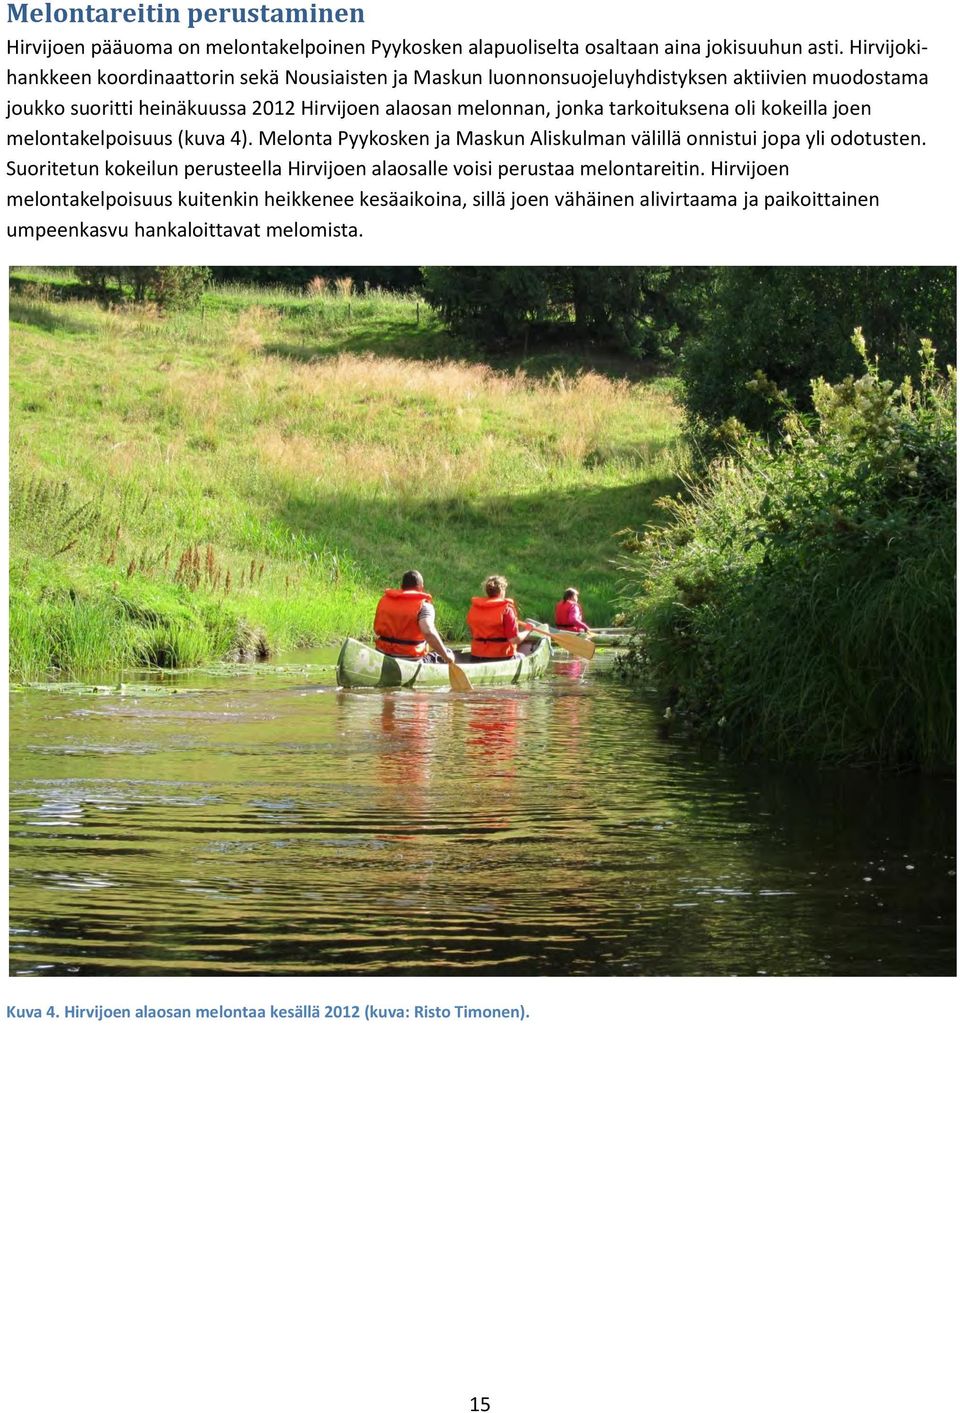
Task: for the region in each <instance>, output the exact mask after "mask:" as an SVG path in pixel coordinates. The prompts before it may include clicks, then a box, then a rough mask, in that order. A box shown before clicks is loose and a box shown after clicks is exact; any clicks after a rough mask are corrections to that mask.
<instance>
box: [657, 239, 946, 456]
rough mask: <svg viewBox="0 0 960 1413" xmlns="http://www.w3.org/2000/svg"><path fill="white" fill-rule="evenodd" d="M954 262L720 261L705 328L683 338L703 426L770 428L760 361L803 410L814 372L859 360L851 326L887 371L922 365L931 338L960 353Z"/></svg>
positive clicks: (854, 367) (694, 418)
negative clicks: (758, 382)
mask: <svg viewBox="0 0 960 1413" xmlns="http://www.w3.org/2000/svg"><path fill="white" fill-rule="evenodd" d="M955 303H956V271H955V270H953V269H948V268H940V267H935V266H927V267H923V266H912V267H911V266H897V267H895V268H890V267H886V266H861V267H857V266H851V267H846V266H836V267H830V266H810V267H805V266H779V267H778V266H771V267H769V268H766V267H757V266H741V267H733V268H725V269H722V270H718V271H717V272H716V275H715V281H714V284H713V287H712V289H711V291H710V293H709V297H708V298H707V299H706V300H705V301H704V304H703V307H702V310H701V314H702V320H701V328H700V331H699V333H696V334H695V335H694V336H692V337H691V338H690V339H688V340H687V342H686V343H685V345H684V349H683V357H682V368H681V371H682V374H683V380H684V385H685V397H684V400H685V403H686V407H687V411H688V414H689V416H690V419H691V422H692V424H693V426H694V427H695V428H699V429H700V430H702V429H703V428H704V427H706V428H715V427H716V426H717V425H718V424H719V423H722V422H724V421H725V420H726V419H727V418H729V417H736V418H738V419H739V420H740V421H741V422H743V423H744V424H745V425H746V426H748V427H751V428H754V429H755V430H761V429H773V428H774V427H775V425H776V417H775V413H776V409H775V408H772V407H771V405H770V403H769V402H768V401H767V400H766V398H765V397H764V396H763V394H762V390H759V389H757V388H755V387H751V386H750V383H751V380H752V379H753V378H754V375H755V373H756V371H757V369H758V368H762V369H763V370H764V372H765V373H766V374H767V375H768V377H769V378H770V379H772V380H773V382H775V383H776V384H777V386H778V387H781V388H783V389H784V390H785V391H786V392H787V394H788V395H789V396H790V397H791V398H792V399H793V400H794V401H795V402H796V403H797V405H798V406H800V407H801V408H802V409H803V410H806V411H809V410H810V407H811V401H810V388H811V383H812V380H813V379H815V378H817V377H823V378H826V379H827V380H828V381H830V382H836V381H838V380H839V379H841V378H844V377H846V376H847V375H848V374H856V373H857V372H858V369H859V364H858V362H857V354H856V352H855V350H854V349H853V348H851V345H850V330H851V329H852V328H853V327H854V326H855V325H859V326H860V327H861V328H862V329H863V332H864V336H865V338H866V341H867V345H868V347H869V348H870V350H871V352H872V354H873V356H874V358H875V359H877V360H878V361H879V364H880V371H881V373H882V374H883V376H884V377H885V378H889V379H890V380H891V381H893V382H895V383H896V382H899V381H900V380H901V378H903V377H905V376H906V375H907V374H908V373H909V374H911V375H912V376H913V377H916V376H917V375H918V373H919V364H918V361H917V359H918V355H917V350H918V349H919V347H920V340H921V339H922V338H931V339H932V340H933V342H934V344H935V345H936V347H937V348H938V349H939V352H940V357H941V359H942V360H943V361H944V362H946V363H956V342H957V331H956V327H957V326H956V313H955Z"/></svg>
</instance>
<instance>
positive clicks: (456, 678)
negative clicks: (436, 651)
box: [447, 662, 473, 692]
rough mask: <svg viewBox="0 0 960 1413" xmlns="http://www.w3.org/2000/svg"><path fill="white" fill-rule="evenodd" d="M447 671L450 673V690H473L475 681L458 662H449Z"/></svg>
mask: <svg viewBox="0 0 960 1413" xmlns="http://www.w3.org/2000/svg"><path fill="white" fill-rule="evenodd" d="M447 671H448V672H449V673H450V690H451V691H452V692H472V691H473V683H472V682H471V681H470V678H469V677H468V676H467V674H466V673H465V672H464V670H463V668H462V667H460V666H459V664H458V663H456V662H449V663H447Z"/></svg>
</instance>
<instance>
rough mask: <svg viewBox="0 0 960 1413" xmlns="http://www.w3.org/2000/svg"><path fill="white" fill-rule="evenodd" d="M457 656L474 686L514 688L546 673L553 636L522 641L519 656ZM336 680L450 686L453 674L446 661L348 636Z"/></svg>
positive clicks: (348, 683)
mask: <svg viewBox="0 0 960 1413" xmlns="http://www.w3.org/2000/svg"><path fill="white" fill-rule="evenodd" d="M456 658H457V662H458V663H459V665H460V666H461V667H462V668H463V670H464V672H465V673H466V674H467V676H468V677H469V678H470V681H471V682H472V683H473V685H474V686H475V687H512V686H513V685H514V684H515V683H517V682H529V681H531V680H532V679H533V678H534V677H540V676H542V674H543V673H544V672H546V670H547V668H548V667H549V666H550V639H549V638H539V639H534V640H533V641H532V642H528V643H523V644H521V648H520V652H519V653H518V654H517V656H516V657H506V658H491V659H490V660H489V661H486V662H484V661H477V660H476V659H475V658H472V657H471V656H470V654H469V653H462V652H458V653H457V654H456ZM337 682H338V683H339V685H340V686H341V687H449V685H450V674H449V672H448V671H447V665H446V663H444V662H422V661H419V660H418V659H417V658H412V657H390V656H388V654H386V653H380V652H377V650H376V648H374V647H371V645H370V644H369V643H359V642H358V641H357V640H356V638H348V639H347V641H346V642H345V643H344V645H343V647H342V648H341V649H340V656H339V657H338V659H337Z"/></svg>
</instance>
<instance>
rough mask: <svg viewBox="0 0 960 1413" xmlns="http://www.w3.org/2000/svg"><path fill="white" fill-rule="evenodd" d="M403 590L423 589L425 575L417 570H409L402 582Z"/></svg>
mask: <svg viewBox="0 0 960 1413" xmlns="http://www.w3.org/2000/svg"><path fill="white" fill-rule="evenodd" d="M400 587H401V589H422V588H423V575H422V574H421V573H419V572H418V570H416V569H408V570H407V572H406V574H404V576H403V578H402V579H401V580H400Z"/></svg>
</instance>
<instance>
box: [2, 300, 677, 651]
mask: <svg viewBox="0 0 960 1413" xmlns="http://www.w3.org/2000/svg"><path fill="white" fill-rule="evenodd" d="M78 293H79V291H78ZM59 294H60V296H61V297H59V298H50V297H49V286H47V287H46V288H44V287H43V286H40V287H38V285H37V281H36V279H35V278H31V277H30V276H29V275H22V276H20V278H19V281H18V280H17V277H16V276H15V279H14V292H13V296H12V301H11V330H12V358H11V384H12V386H11V441H12V446H11V573H12V585H11V669H12V672H13V674H14V675H15V676H19V677H31V676H37V675H40V674H41V673H44V672H48V671H50V670H59V671H63V672H68V673H71V674H83V673H85V672H86V673H89V672H104V671H107V670H116V671H120V670H122V669H123V668H125V667H131V666H134V665H136V664H138V663H143V664H149V663H159V664H162V665H168V666H178V665H179V666H182V665H189V664H193V663H197V662H201V661H204V660H207V659H209V658H213V657H219V656H223V655H226V654H229V653H230V652H238V651H245V652H251V651H259V652H262V653H263V652H268V651H274V650H277V649H280V648H283V647H285V646H292V645H309V644H311V643H316V642H323V641H334V640H336V639H337V638H339V637H342V636H343V635H345V634H347V633H354V634H364V635H365V634H367V633H368V632H369V629H370V625H371V619H372V613H373V608H374V605H375V603H376V600H377V598H378V596H379V594H380V592H381V591H382V589H383V588H384V587H385V586H386V585H388V584H391V583H395V582H397V580H398V577H399V575H400V573H402V571H403V570H405V569H407V568H409V567H411V566H414V567H418V568H420V569H421V570H422V572H423V573H424V575H425V578H426V581H427V586H428V588H429V589H430V590H431V591H432V592H433V594H434V596H435V599H436V600H437V603H438V607H439V618H440V623H441V626H442V628H443V630H444V631H445V632H446V633H447V634H448V635H451V636H457V635H459V634H460V633H461V632H462V628H463V620H464V613H465V610H466V607H467V604H468V602H469V598H470V595H471V594H472V593H474V592H476V591H477V585H478V583H479V581H480V579H481V578H482V577H483V576H484V575H486V574H488V573H491V572H499V573H505V574H506V575H507V576H508V577H509V579H510V582H511V586H512V590H513V592H514V593H515V595H516V597H517V599H518V601H519V603H520V606H521V609H522V610H523V611H525V612H527V613H530V614H531V615H535V616H544V617H545V616H546V615H547V614H548V613H550V612H551V610H552V606H553V603H554V602H555V600H556V598H557V597H558V595H559V592H560V591H561V590H562V589H563V588H564V587H565V586H566V585H567V584H568V583H574V584H578V585H579V587H580V589H581V595H582V599H583V602H584V604H585V606H586V611H587V613H588V615H589V617H590V619H591V620H592V621H594V622H597V623H600V622H603V621H606V620H609V618H610V617H611V615H612V614H613V612H614V608H615V601H616V595H617V570H616V569H615V568H614V565H613V560H614V557H615V554H616V550H617V540H616V538H615V536H616V533H617V532H618V531H619V530H621V529H622V528H624V527H626V526H632V527H639V526H641V525H643V524H644V523H646V522H647V521H648V520H649V519H650V518H651V516H655V514H656V512H654V511H653V510H652V506H653V502H654V501H655V500H656V499H657V498H658V497H660V496H662V495H663V494H664V493H665V492H667V491H669V490H672V489H673V488H674V486H675V484H676V476H677V472H678V470H679V469H680V468H681V463H682V457H683V453H682V451H681V449H680V443H679V440H678V422H679V409H678V408H677V405H676V404H675V402H674V399H673V396H672V393H671V389H670V386H669V384H667V383H666V382H664V381H658V380H656V379H655V378H649V377H648V378H645V379H641V378H639V376H638V371H639V370H637V369H635V368H634V369H631V368H629V367H627V366H624V365H621V366H619V367H618V366H617V365H612V366H607V367H603V368H602V369H601V370H599V371H598V370H597V369H596V368H595V367H589V366H587V367H586V368H585V367H584V360H583V359H581V358H577V357H575V356H571V355H550V356H541V357H539V358H537V359H531V360H529V361H528V362H527V363H526V364H525V365H524V366H522V367H514V368H510V367H501V368H493V367H491V366H489V365H486V364H483V363H480V362H477V361H475V360H473V359H471V358H470V357H469V356H467V354H466V352H465V351H464V349H463V348H462V347H459V346H458V345H456V344H455V343H454V342H453V341H452V340H451V339H450V338H449V336H447V335H446V334H445V333H444V331H443V330H442V329H441V328H440V327H439V326H438V325H437V323H436V321H435V320H434V318H433V316H432V315H431V313H430V311H429V310H428V309H427V308H426V306H424V305H418V304H417V302H416V300H414V299H410V298H403V297H395V296H389V295H382V294H372V295H369V296H367V297H364V298H358V297H357V296H355V295H353V296H350V295H325V296H321V297H315V296H314V297H309V298H308V297H298V296H292V295H290V294H289V292H280V291H277V292H272V291H264V290H241V289H220V290H217V291H214V292H212V293H210V294H208V295H207V296H206V297H205V299H204V301H203V304H202V305H201V306H200V307H199V308H198V309H197V310H195V311H191V312H189V313H178V314H173V315H171V316H169V317H163V316H161V315H159V314H158V313H157V312H156V311H153V310H150V309H144V308H137V307H132V306H120V307H117V308H114V309H103V308H100V307H99V306H98V305H96V304H95V303H92V302H90V301H86V300H83V299H80V298H77V299H72V298H70V297H69V294H70V291H69V288H67V290H66V295H67V297H63V294H64V290H63V288H62V286H61V288H60V290H59ZM44 295H46V296H47V297H43V296H44Z"/></svg>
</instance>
